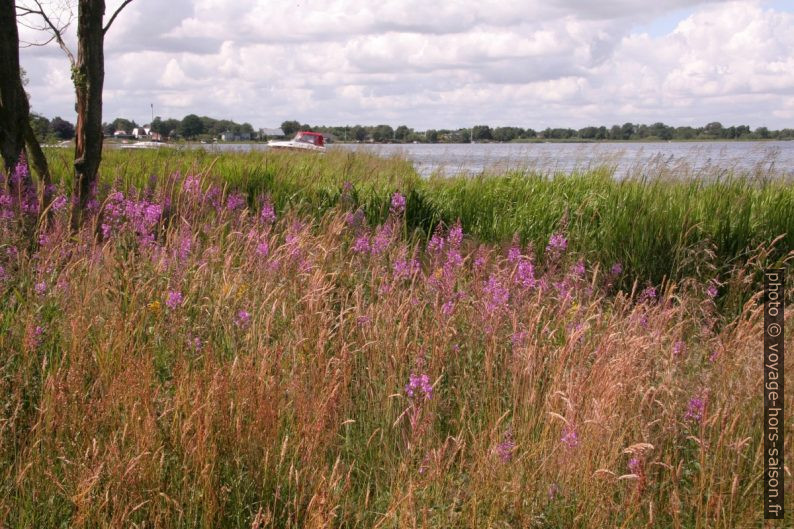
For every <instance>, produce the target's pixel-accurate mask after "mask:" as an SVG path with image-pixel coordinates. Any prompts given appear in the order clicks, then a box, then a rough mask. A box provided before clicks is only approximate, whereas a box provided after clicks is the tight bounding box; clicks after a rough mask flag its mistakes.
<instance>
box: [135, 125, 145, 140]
mask: <svg viewBox="0 0 794 529" xmlns="http://www.w3.org/2000/svg"><path fill="white" fill-rule="evenodd" d="M132 135H133V136H134V137H135V138H136V139H139V140H140V139H143V138H148V137H149V131H148V130H147V129H145V128H144V127H135V128H134V129H132Z"/></svg>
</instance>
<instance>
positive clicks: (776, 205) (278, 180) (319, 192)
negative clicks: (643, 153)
mask: <svg viewBox="0 0 794 529" xmlns="http://www.w3.org/2000/svg"><path fill="white" fill-rule="evenodd" d="M49 156H50V159H51V161H52V165H53V171H54V173H55V176H56V181H60V182H64V183H67V184H68V182H69V180H70V178H71V176H70V175H71V169H70V155H69V153H68V152H66V151H63V150H52V151H50V152H49ZM657 165H658V164H657ZM643 169H647V171H644V170H643ZM635 172H636V174H637V175H638V176H629V177H627V178H623V179H617V178H615V176H614V168H612V167H609V166H608V165H604V166H601V167H593V168H589V169H587V170H580V171H574V172H573V173H570V174H569V173H550V172H548V171H544V170H540V169H538V170H533V171H512V172H509V173H506V174H481V175H476V176H469V175H466V176H454V177H444V176H434V177H430V178H427V179H424V178H421V177H419V176H418V175H417V173H416V171H415V170H414V168H413V167H412V166H411V164H410V162H409V161H407V160H405V159H403V158H399V157H393V158H381V157H378V156H375V155H373V154H368V153H351V152H348V151H344V150H331V151H329V152H328V153H327V154H326V155H325V156H313V155H308V156H307V155H305V154H301V153H283V152H281V153H279V152H276V153H273V152H268V153H263V152H248V153H228V152H227V153H216V152H207V151H204V150H201V149H199V150H189V149H185V150H171V149H159V150H155V151H124V150H118V149H115V150H114V149H108V150H106V152H105V158H104V160H103V163H102V168H101V173H102V182H103V184H104V185H106V186H107V185H113V186H114V187H117V188H120V189H126V188H129V187H130V186H135V187H141V188H142V187H146V186H147V185H152V184H151V182H150V180H151V178H152V175H157V176H155V177H154V178H155V179H162V178H164V175H174V174H183V175H184V174H204V175H206V176H207V177H208V178H210V179H212V180H213V181H216V182H219V183H221V184H223V185H225V186H227V187H228V189H230V190H237V191H242V192H244V193H246V195H247V196H248V197H249V199H250V200H253V198H252V197H255V196H256V195H258V194H260V193H263V192H267V193H268V194H269V195H270V196H271V198H272V200H273V202H274V204H275V206H276V208H277V209H279V210H282V209H286V208H287V207H290V208H298V209H300V211H302V212H304V213H309V214H312V215H315V216H318V215H322V214H323V213H324V212H326V211H328V209H329V208H332V207H334V206H335V205H336V204H337V203H338V202H339V200H340V197H342V196H343V191H344V189H345V186H346V185H347V184H346V182H348V183H349V186H350V189H349V192H348V193H347V194H346V195H345V196H347V197H348V200H352V201H353V202H354V203H355V204H356V205H360V206H362V207H363V209H364V211H365V213H366V215H367V217H368V218H369V219H370V221H371V222H378V221H382V220H383V219H384V218H385V216H386V214H387V212H388V201H389V196H390V194H391V193H392V192H393V191H396V190H399V191H401V192H402V193H404V194H405V195H406V196H407V200H408V204H407V214H406V220H407V223H406V224H407V228H408V230H409V231H413V230H414V229H420V230H421V231H422V233H424V234H425V236H426V237H429V235H430V234H432V231H433V230H434V229H435V227H436V226H437V225H438V224H439V223H441V224H443V225H446V226H449V225H451V224H452V223H454V222H456V221H458V220H460V221H461V223H462V225H463V227H464V229H465V230H466V232H467V233H471V234H472V235H474V236H476V237H477V238H479V239H481V240H483V241H487V242H497V243H507V242H509V241H511V240H512V238H513V237H514V236H518V237H520V239H521V240H522V241H523V242H531V243H532V244H533V245H534V250H535V251H536V252H537V254H538V257H542V253H543V246H544V244H545V241H546V240H547V239H548V237H549V236H550V235H551V234H552V233H553V232H554V231H564V232H566V233H567V235H568V237H569V240H570V244H571V245H572V247H573V248H575V249H576V251H578V252H581V253H583V254H584V255H587V256H588V258H590V259H592V260H594V261H595V262H598V263H600V265H601V266H603V267H609V266H611V265H612V264H613V263H615V262H620V263H622V264H623V266H624V268H625V270H626V273H627V275H626V281H627V283H626V284H629V283H630V282H631V281H633V280H639V281H641V282H644V281H650V282H653V283H655V284H659V283H661V282H662V281H664V280H666V279H675V280H679V279H681V278H683V277H687V276H692V275H696V276H703V275H704V274H705V272H704V271H703V269H704V268H705V269H708V270H714V269H717V270H723V271H724V270H727V269H728V268H730V266H732V265H733V264H734V263H735V262H737V261H746V259H747V257H748V256H749V255H750V254H751V253H755V252H757V251H758V250H759V248H760V247H765V248H771V250H770V251H769V254H768V260H769V262H770V264H771V263H774V262H778V261H780V260H781V259H783V258H785V257H786V256H787V255H788V253H789V252H791V251H792V249H794V239H792V237H794V235H792V234H794V185H792V184H791V182H790V180H786V179H783V178H775V177H774V175H769V174H761V173H759V172H758V171H756V172H754V173H745V174H742V173H735V172H726V171H724V170H721V169H716V168H715V169H709V170H706V171H705V172H704V171H701V172H696V171H693V170H691V168H690V167H688V166H686V165H685V164H679V165H677V166H675V167H673V168H669V167H666V166H665V168H664V169H662V168H660V167H657V166H656V165H653V164H650V165H649V167H647V168H641V167H638V168H635ZM644 174H645V175H647V174H653V175H654V176H650V177H649V176H643V175H644ZM250 205H251V206H255V204H253V202H251V204H250ZM773 243H774V245H773Z"/></svg>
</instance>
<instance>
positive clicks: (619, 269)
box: [609, 262, 623, 276]
mask: <svg viewBox="0 0 794 529" xmlns="http://www.w3.org/2000/svg"><path fill="white" fill-rule="evenodd" d="M609 272H610V273H611V274H612V275H613V276H619V275H620V274H622V273H623V265H622V264H620V262H617V263H615V264H613V265H612V268H611V269H610V270H609Z"/></svg>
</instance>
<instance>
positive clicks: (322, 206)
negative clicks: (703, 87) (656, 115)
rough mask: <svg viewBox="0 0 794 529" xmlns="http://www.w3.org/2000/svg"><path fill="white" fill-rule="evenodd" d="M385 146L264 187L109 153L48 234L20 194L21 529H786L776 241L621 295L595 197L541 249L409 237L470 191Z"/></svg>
mask: <svg viewBox="0 0 794 529" xmlns="http://www.w3.org/2000/svg"><path fill="white" fill-rule="evenodd" d="M125 154H126V153H125ZM113 156H115V153H114V154H112V155H111V156H108V160H109V161H111V162H112V161H113V160H114V158H113ZM119 156H121V155H119ZM156 156H160V155H152V154H146V155H145V156H143V157H141V158H140V160H148V162H151V163H157V164H166V163H174V158H173V155H169V156H165V157H164V158H163V159H162V160H160V159H157V158H156ZM200 156H202V155H200ZM199 160H200V162H201V163H202V164H203V163H204V162H209V163H210V164H211V163H212V162H213V160H214V158H211V159H200V158H199ZM184 161H185V162H187V161H188V159H187V158H185V159H184ZM271 161H272V160H271ZM148 162H147V163H148ZM221 162H224V163H226V164H228V167H237V169H236V171H238V173H236V174H237V175H238V176H237V177H236V178H239V180H234V178H235V177H230V176H228V175H226V176H225V177H219V176H217V174H215V173H214V171H216V170H218V171H219V170H220V169H218V168H219V167H226V166H223V165H221ZM139 163H143V162H139ZM291 163H296V164H305V165H304V166H302V167H301V168H300V170H298V169H295V168H293V169H287V168H286V167H287V166H289V165H290V164H291ZM342 163H349V164H350V165H349V167H350V169H349V170H348V172H347V174H346V176H345V178H346V179H348V180H350V181H351V182H352V184H351V186H347V187H346V186H343V185H341V186H340V184H339V182H338V179H336V177H335V176H334V173H333V171H336V170H338V169H339V167H340V166H338V165H335V164H342ZM386 163H388V164H394V167H393V168H392V169H389V170H387V169H384V167H385V165H384V162H381V161H380V160H377V159H370V158H367V157H364V158H362V159H356V158H353V159H352V161H345V160H343V159H342V157H341V156H340V157H338V158H335V157H334V156H330V157H325V158H322V159H314V158H312V159H309V160H304V159H295V160H293V159H292V158H291V157H285V158H284V159H283V160H280V161H279V162H274V165H273V166H271V165H270V162H268V165H267V166H266V167H275V169H266V170H267V171H270V170H272V171H275V173H274V175H282V177H283V178H284V179H285V180H286V181H288V182H290V181H291V182H292V183H291V184H283V185H282V184H280V183H279V182H280V181H281V180H280V179H279V178H275V177H274V179H273V180H272V181H266V183H265V184H264V185H262V187H261V188H259V187H257V188H256V189H257V190H261V191H262V194H261V195H247V194H245V192H247V190H249V189H251V188H250V187H246V186H249V185H256V186H259V185H260V184H258V183H256V184H250V183H247V182H246V181H245V171H248V170H253V169H252V167H251V166H249V164H248V163H247V162H246V158H245V157H240V158H235V157H230V158H229V159H226V160H224V159H223V158H221V159H219V160H218V161H216V162H215V165H214V166H212V167H214V168H215V169H212V170H207V167H208V165H204V166H203V167H202V165H200V164H199V165H196V166H195V167H193V168H192V169H191V167H190V166H179V165H178V164H174V165H173V166H170V167H168V168H167V170H168V172H167V173H166V174H167V176H163V177H159V178H155V179H149V177H148V175H147V173H149V167H148V166H147V167H146V168H145V170H143V169H139V168H137V167H136V169H135V171H138V172H137V173H136V172H133V170H132V169H127V170H125V171H124V172H118V173H116V174H115V175H114V176H113V177H110V176H109V175H108V174H107V172H105V173H104V175H105V176H104V178H105V179H106V182H108V185H109V186H112V187H111V188H110V189H107V190H103V189H100V192H99V194H98V200H97V202H96V204H94V206H93V208H94V209H93V212H94V216H93V217H92V218H91V221H90V222H89V223H88V225H87V226H86V227H85V229H84V230H83V231H81V232H79V233H77V234H70V233H69V231H68V219H67V211H66V210H67V208H66V207H65V205H66V204H67V203H68V198H67V197H64V196H63V195H61V196H59V198H58V199H56V201H55V202H54V206H53V215H52V218H51V221H50V223H49V226H48V228H47V230H46V231H41V232H40V233H38V234H37V243H36V244H30V242H29V240H28V234H29V233H30V231H29V230H28V229H26V226H25V224H26V223H30V222H31V219H35V215H34V213H35V212H29V215H27V216H26V215H25V214H24V211H25V207H23V205H21V204H16V203H15V201H16V200H17V197H18V196H20V195H16V194H11V195H3V196H0V199H2V200H0V205H2V208H0V267H2V269H0V403H2V408H0V526H3V527H13V528H17V527H18V528H22V527H65V526H68V527H186V528H187V527H206V528H210V527H212V528H216V527H246V528H249V527H251V528H260V529H261V528H265V527H273V528H276V527H278V528H282V527H288V528H298V527H348V528H354V527H355V528H358V527H361V528H369V527H388V528H395V529H396V528H403V527H430V528H448V527H468V528H482V527H494V528H497V527H499V528H501V527H539V528H557V527H581V528H601V527H654V528H668V527H677V528H678V527H681V528H726V529H727V528H735V527H760V526H762V518H763V503H762V501H763V500H762V482H761V476H762V472H763V438H762V431H761V428H760V424H761V416H762V413H763V411H762V410H763V393H762V390H761V381H762V365H761V362H759V361H758V358H759V357H758V355H759V347H760V346H761V343H762V341H761V336H762V334H761V332H762V325H763V315H762V311H761V306H760V299H759V294H758V290H757V288H756V287H755V285H754V283H753V276H754V274H755V273H756V270H757V269H759V268H761V267H763V266H766V265H768V264H769V263H771V262H774V260H773V258H772V257H770V256H771V253H770V250H769V248H768V247H765V248H762V249H760V250H759V251H758V252H756V253H753V254H752V255H748V256H747V258H746V259H745V260H742V262H738V261H737V262H734V263H732V264H730V265H725V266H723V267H722V274H721V275H719V276H717V275H716V273H717V272H716V270H715V267H717V266H719V265H720V263H719V261H717V260H716V259H717V258H716V257H714V256H710V257H709V256H708V255H706V257H702V256H700V257H697V258H695V257H692V259H693V261H692V263H693V264H692V266H696V267H699V268H698V269H697V271H698V273H694V274H690V275H686V276H682V277H681V279H680V280H676V281H668V282H666V283H665V284H664V285H663V286H662V287H661V288H654V287H652V286H647V285H646V284H645V283H644V282H643V283H638V282H631V283H629V284H628V286H627V287H626V286H624V285H625V284H626V283H627V279H626V274H627V271H626V270H625V269H621V267H604V266H601V265H600V264H599V262H598V260H597V259H594V257H598V254H597V253H593V252H592V251H590V250H589V249H588V248H587V247H586V246H584V245H583V243H582V241H581V240H580V241H577V240H576V239H575V236H574V234H575V233H583V234H585V235H586V234H587V233H591V232H590V231H587V226H586V225H585V222H584V220H579V217H577V213H576V211H575V209H574V208H571V209H569V213H568V216H567V220H566V221H565V222H563V223H560V220H559V218H557V219H554V215H553V214H552V213H549V215H548V222H549V224H548V225H542V229H545V230H548V231H550V233H551V234H552V236H551V237H546V238H545V240H542V241H540V242H537V240H535V239H532V238H529V237H528V239H530V240H533V241H534V244H532V245H531V246H528V245H526V244H523V243H522V241H520V240H516V241H515V242H509V240H510V239H509V238H508V242H506V244H504V245H500V244H493V243H490V242H488V240H487V238H486V237H481V236H480V235H479V233H480V232H478V231H477V230H478V228H477V225H476V224H475V226H474V228H473V229H472V230H471V231H467V229H466V228H465V223H461V224H456V223H454V222H451V223H450V224H449V225H448V226H447V227H446V228H443V229H439V230H437V231H433V232H432V236H428V234H427V233H424V232H423V231H422V230H414V229H413V228H414V226H415V221H413V220H411V215H412V214H414V215H415V214H416V213H412V211H411V208H416V207H417V204H419V202H418V201H420V200H427V203H428V204H429V203H430V200H431V199H430V198H429V197H431V196H432V197H434V200H437V201H438V203H439V204H448V207H449V208H450V209H451V210H455V208H459V210H460V209H462V208H463V207H464V205H465V204H463V203H457V202H456V201H460V200H462V198H461V197H462V196H465V193H463V192H461V194H460V195H455V194H453V192H452V191H451V190H450V189H453V188H454V189H462V190H464V191H465V190H469V189H473V188H475V184H468V182H465V181H456V182H455V183H454V186H452V187H451V188H444V185H443V183H442V182H439V181H437V180H430V181H427V182H422V181H418V180H417V179H416V177H415V174H414V173H413V172H412V171H411V170H410V166H408V167H406V166H404V165H402V162H401V161H399V160H393V161H388V162H386ZM236 164H239V165H236ZM278 164H284V167H283V168H281V166H280V165H278ZM369 164H372V166H371V167H370V166H369ZM164 170H165V169H164ZM177 170H178V171H179V172H180V174H181V176H177V175H175V172H176V171H177ZM373 170H383V171H384V174H383V176H381V177H379V178H372V179H368V176H367V175H368V174H371V172H372V171H373ZM105 171H107V170H105ZM152 171H154V169H152ZM288 171H291V172H288ZM313 171H314V172H313ZM392 171H393V172H392ZM403 171H404V172H403ZM150 174H158V173H155V172H152V173H150ZM285 174H286V175H288V176H284V175H285ZM312 174H313V175H314V176H313V177H311V176H306V175H312ZM125 175H127V176H126V177H125ZM185 175H189V176H185ZM263 178H264V177H263ZM290 178H291V179H292V180H289V179H290ZM576 178H579V177H578V176H576V175H574V176H573V177H572V181H574V182H575V180H576ZM582 178H590V179H595V178H596V176H594V175H589V176H584V177H582ZM598 178H602V180H603V182H604V184H605V185H609V184H608V178H606V177H605V176H603V177H598ZM325 179H327V182H326V180H325ZM389 179H391V180H389ZM515 179H516V177H515V176H505V177H501V178H498V179H497V180H496V182H497V183H498V184H499V185H503V186H505V187H504V188H499V186H498V185H497V184H496V183H491V182H485V183H484V184H483V185H489V186H494V187H492V188H489V192H488V193H485V194H483V197H482V200H483V204H484V206H483V210H480V211H479V212H474V211H472V212H471V217H466V218H469V219H471V218H479V217H476V216H477V215H482V211H486V210H487V208H496V204H498V203H499V202H498V199H501V200H506V198H505V197H507V196H508V192H507V191H506V190H505V189H510V188H511V187H513V186H515V189H524V192H525V195H524V196H526V197H527V199H529V198H530V197H532V196H534V193H533V192H532V191H531V190H532V188H531V184H520V185H519V183H518V182H515V181H514V180H515ZM538 181H539V180H538ZM591 181H593V180H588V182H591ZM229 182H232V183H229ZM325 185H327V187H324V186H325ZM467 185H471V186H472V187H467ZM536 185H537V186H538V187H539V188H540V189H546V188H544V187H543V186H544V185H549V186H555V187H551V188H549V189H556V190H561V191H563V190H567V189H569V195H570V197H571V203H575V201H576V200H577V195H576V191H577V190H578V191H582V190H583V189H584V191H582V192H583V193H585V194H587V193H590V192H592V193H595V190H592V191H588V190H587V189H586V188H585V187H581V186H580V185H577V184H575V183H572V184H567V183H566V182H563V181H559V180H558V179H551V180H550V183H549V184H541V183H538V184H536ZM566 185H570V186H571V187H570V188H566V187H565V186H566ZM291 186H294V188H293V189H297V190H298V191H294V190H293V191H291V192H287V191H286V190H287V189H290V188H292V187H291ZM411 186H413V187H411ZM397 188H399V189H401V190H404V192H405V193H406V194H407V196H406V197H404V200H403V196H402V195H395V194H393V193H392V191H393V190H394V189H397ZM307 189H308V190H309V191H305V190H307ZM323 189H325V191H321V190H323ZM681 189H682V190H683V189H685V188H681ZM241 190H242V191H245V192H241ZM315 192H317V193H318V194H317V195H314V194H313V193H315ZM324 192H327V195H323V194H322V193H324ZM541 192H542V191H541ZM635 192H636V193H637V194H638V197H640V196H644V195H642V193H644V191H642V190H641V189H640V190H637V191H635ZM683 192H684V191H681V193H683ZM748 192H750V191H749V190H748ZM381 193H382V194H383V197H382V198H381V195H380V194H381ZM420 193H427V195H424V198H416V195H417V194H420ZM445 193H448V195H447V194H445ZM626 193H627V194H628V192H626ZM321 196H322V197H325V198H323V199H322V200H320V199H319V198H317V197H321ZM549 196H551V193H549ZM624 196H626V195H624ZM328 197H331V198H328ZM412 197H413V198H412ZM767 198H769V197H767ZM579 199H581V197H580V198H579ZM636 199H637V200H639V198H636ZM487 200H493V202H491V203H489V202H487ZM693 200H694V199H693ZM713 200H714V201H718V200H719V198H718V197H715V198H713ZM412 201H413V202H412ZM561 201H562V199H558V203H559V204H561ZM456 203H457V205H456ZM703 203H704V204H707V203H708V202H706V201H704V202H703ZM502 204H503V205H505V204H506V203H505V202H502ZM486 206H487V207H486ZM423 207H425V206H423ZM426 207H428V208H430V206H426ZM438 207H441V206H438ZM544 207H550V208H553V207H554V206H553V205H548V206H544ZM367 208H368V209H367ZM659 208H660V209H659V210H658V211H662V210H661V205H660V206H659ZM365 209H366V210H367V211H368V212H369V218H368V215H367V213H366V212H365ZM493 211H495V209H491V212H493ZM530 211H536V212H540V211H543V208H541V206H540V205H536V206H535V209H532V210H530ZM614 214H616V213H614ZM607 215H608V214H607ZM659 215H662V214H661V213H659ZM461 218H464V217H463V216H461ZM516 218H518V215H516ZM538 222H541V221H538ZM640 222H641V220H640ZM659 222H662V221H659ZM669 222H671V223H672V221H669ZM485 225H487V223H485V224H484V226H485ZM484 226H483V227H479V230H482V233H487V232H485V231H484V230H485V227H484ZM577 226H578V228H577ZM505 229H507V228H505ZM538 229H541V228H538ZM577 229H578V230H580V232H577V231H576V230H577ZM590 230H592V232H593V233H597V231H598V230H597V229H596V228H592V227H591V228H590ZM97 234H99V237H97ZM600 236H602V237H603V236H604V235H600ZM592 237H596V235H595V234H594V235H592ZM494 238H498V239H502V236H501V235H500V236H499V237H496V234H494ZM585 240H587V239H585ZM646 251H650V249H646ZM704 251H705V250H704ZM705 253H706V254H708V252H705ZM793 294H794V289H792V288H791V286H789V288H788V290H787V297H788V299H789V300H790V299H791V298H792V295H793ZM726 299H727V300H726ZM717 300H721V303H722V305H719V304H718V303H717ZM744 300H747V301H744ZM726 303H727V304H731V306H732V307H734V308H735V310H725V307H724V304H726ZM789 313H790V312H789ZM792 331H794V328H792V324H791V318H790V317H789V318H788V319H787V321H786V336H787V345H788V346H789V349H790V346H791V343H792V340H791V336H794V334H792ZM787 358H788V359H787V360H786V367H787V368H789V369H790V368H791V367H792V360H791V355H788V357H787ZM792 404H794V403H792V402H791V392H788V394H787V401H786V412H785V413H786V420H787V421H788V424H792V420H794V411H792V410H794V407H792ZM787 443H788V444H787V451H788V452H790V446H791V436H790V435H789V436H787ZM787 481H789V490H788V493H787V494H788V496H787V497H788V499H789V504H788V516H789V519H788V520H787V521H786V523H791V518H790V517H791V512H792V505H791V501H790V500H791V498H794V493H793V492H792V490H791V485H790V481H791V480H787Z"/></svg>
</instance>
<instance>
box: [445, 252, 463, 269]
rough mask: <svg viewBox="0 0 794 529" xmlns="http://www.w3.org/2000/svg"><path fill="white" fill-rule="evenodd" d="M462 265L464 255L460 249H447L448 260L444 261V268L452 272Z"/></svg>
mask: <svg viewBox="0 0 794 529" xmlns="http://www.w3.org/2000/svg"><path fill="white" fill-rule="evenodd" d="M461 266H463V257H462V256H461V255H460V252H459V251H458V250H456V249H454V248H452V247H450V248H449V249H448V250H447V261H446V263H444V268H446V269H447V271H448V272H450V273H451V272H453V271H454V270H456V269H458V268H460V267H461Z"/></svg>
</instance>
